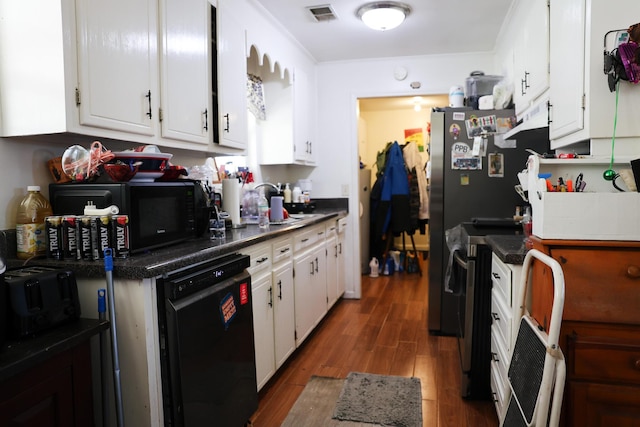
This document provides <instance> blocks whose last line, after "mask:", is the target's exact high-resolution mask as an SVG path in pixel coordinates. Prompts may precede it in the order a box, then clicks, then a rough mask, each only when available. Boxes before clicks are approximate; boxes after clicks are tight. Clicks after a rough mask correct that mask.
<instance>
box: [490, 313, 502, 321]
mask: <svg viewBox="0 0 640 427" xmlns="http://www.w3.org/2000/svg"><path fill="white" fill-rule="evenodd" d="M491 317H493V320H500V316H498V313H494V312H492V313H491Z"/></svg>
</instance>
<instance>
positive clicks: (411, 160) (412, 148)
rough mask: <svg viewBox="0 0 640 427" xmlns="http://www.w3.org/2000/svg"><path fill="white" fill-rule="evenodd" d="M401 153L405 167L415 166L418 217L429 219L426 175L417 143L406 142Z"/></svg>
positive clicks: (411, 167) (412, 167)
mask: <svg viewBox="0 0 640 427" xmlns="http://www.w3.org/2000/svg"><path fill="white" fill-rule="evenodd" d="M402 155H403V156H404V162H405V164H406V165H407V169H409V170H413V169H414V168H415V178H416V180H417V182H418V190H419V198H420V202H419V204H420V209H419V211H418V218H419V219H421V220H424V219H429V191H428V184H427V175H426V173H425V168H424V166H423V160H422V154H421V153H420V150H419V149H418V145H417V144H416V143H415V142H414V141H410V142H408V143H407V144H406V145H405V146H404V148H403V149H402Z"/></svg>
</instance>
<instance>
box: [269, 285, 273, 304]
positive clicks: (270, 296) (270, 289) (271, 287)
mask: <svg viewBox="0 0 640 427" xmlns="http://www.w3.org/2000/svg"><path fill="white" fill-rule="evenodd" d="M269 307H273V286H269Z"/></svg>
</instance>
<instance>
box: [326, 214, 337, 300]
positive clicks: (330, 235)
mask: <svg viewBox="0 0 640 427" xmlns="http://www.w3.org/2000/svg"><path fill="white" fill-rule="evenodd" d="M326 234H327V238H326V253H327V310H328V309H330V308H331V307H333V305H334V304H335V303H336V301H338V222H337V221H331V222H330V223H328V224H327V231H326Z"/></svg>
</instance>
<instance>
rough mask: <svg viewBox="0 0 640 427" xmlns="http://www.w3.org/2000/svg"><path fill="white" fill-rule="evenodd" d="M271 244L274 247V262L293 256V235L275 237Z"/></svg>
mask: <svg viewBox="0 0 640 427" xmlns="http://www.w3.org/2000/svg"><path fill="white" fill-rule="evenodd" d="M271 245H272V247H273V264H277V263H279V262H282V261H286V260H288V259H291V258H292V257H293V240H291V236H287V237H283V238H281V239H274V240H273V241H272V243H271Z"/></svg>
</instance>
